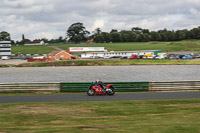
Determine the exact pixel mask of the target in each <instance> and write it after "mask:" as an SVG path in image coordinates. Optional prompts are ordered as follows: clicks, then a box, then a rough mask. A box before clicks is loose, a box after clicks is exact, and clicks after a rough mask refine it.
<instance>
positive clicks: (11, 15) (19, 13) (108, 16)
mask: <svg viewBox="0 0 200 133" xmlns="http://www.w3.org/2000/svg"><path fill="white" fill-rule="evenodd" d="M199 7H200V0H162V1H160V0H123V1H122V0H56V1H55V0H2V1H0V8H1V12H0V31H8V32H9V33H10V34H11V38H12V39H14V40H21V36H22V34H25V37H27V38H29V39H36V38H48V39H52V38H58V37H59V36H63V37H65V33H66V30H67V28H68V27H69V26H70V25H71V24H73V23H75V22H82V23H83V24H84V26H85V27H86V29H87V30H89V31H90V32H92V31H94V29H95V28H98V27H99V28H101V29H102V30H103V31H108V32H109V31H110V30H111V29H118V30H130V29H131V28H132V27H141V28H147V29H150V30H159V29H164V28H167V29H174V30H176V29H184V28H188V29H191V28H194V27H197V26H199V21H200V9H199Z"/></svg>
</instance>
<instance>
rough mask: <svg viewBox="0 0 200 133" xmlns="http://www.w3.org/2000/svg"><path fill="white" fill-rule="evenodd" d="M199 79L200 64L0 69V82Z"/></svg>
mask: <svg viewBox="0 0 200 133" xmlns="http://www.w3.org/2000/svg"><path fill="white" fill-rule="evenodd" d="M96 79H99V80H102V81H104V82H109V81H110V82H123V81H124V82H128V81H150V82H152V81H156V82H157V81H200V65H134V66H80V67H79V66H72V67H69V66H67V67H23V68H20V67H10V68H0V83H21V82H92V81H94V80H96Z"/></svg>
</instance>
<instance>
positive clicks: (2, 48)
mask: <svg viewBox="0 0 200 133" xmlns="http://www.w3.org/2000/svg"><path fill="white" fill-rule="evenodd" d="M9 56H11V41H0V58H1V59H3V57H9Z"/></svg>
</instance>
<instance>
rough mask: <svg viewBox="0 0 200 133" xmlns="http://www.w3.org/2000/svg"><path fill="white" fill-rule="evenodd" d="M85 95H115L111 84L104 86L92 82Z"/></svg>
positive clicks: (98, 82)
mask: <svg viewBox="0 0 200 133" xmlns="http://www.w3.org/2000/svg"><path fill="white" fill-rule="evenodd" d="M87 94H88V95H89V96H94V95H99V94H100V95H114V94H115V88H114V87H113V85H112V84H108V85H105V84H104V83H103V82H101V81H98V80H97V81H96V82H92V84H91V85H90V87H89V89H88V91H87Z"/></svg>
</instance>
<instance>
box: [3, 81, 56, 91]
mask: <svg viewBox="0 0 200 133" xmlns="http://www.w3.org/2000/svg"><path fill="white" fill-rule="evenodd" d="M0 92H4V93H11V92H12V93H19V92H20V93H31V92H52V93H56V92H60V83H11V84H0Z"/></svg>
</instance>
